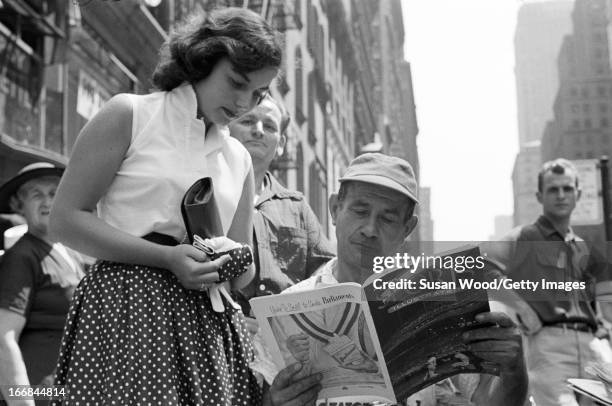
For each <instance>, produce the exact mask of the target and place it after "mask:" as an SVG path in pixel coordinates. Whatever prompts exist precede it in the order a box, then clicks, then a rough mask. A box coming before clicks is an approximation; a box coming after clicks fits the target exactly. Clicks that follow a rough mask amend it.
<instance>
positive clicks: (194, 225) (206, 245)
mask: <svg viewBox="0 0 612 406" xmlns="http://www.w3.org/2000/svg"><path fill="white" fill-rule="evenodd" d="M181 214H182V216H183V221H184V223H185V228H186V230H187V237H188V238H189V242H190V243H191V244H192V245H193V246H194V247H196V248H198V249H199V250H201V251H203V252H205V253H206V254H207V255H208V257H209V258H210V259H211V260H215V259H217V258H219V257H221V256H223V255H225V254H229V256H230V257H231V260H230V261H227V262H226V263H225V264H223V265H222V266H221V268H220V269H219V270H218V273H219V282H218V283H216V284H214V285H213V286H211V287H210V288H208V295H209V297H210V301H211V304H212V307H213V309H214V310H215V311H217V312H223V311H224V310H225V306H224V305H223V301H222V300H221V295H223V296H225V298H226V300H227V301H228V302H229V303H230V304H231V305H232V307H234V308H235V309H240V306H239V305H238V304H236V303H235V302H234V301H233V300H232V298H231V296H230V295H229V293H228V292H227V291H226V290H225V287H224V286H223V285H222V283H223V282H227V281H229V280H231V279H233V278H236V277H238V276H240V275H242V274H243V273H244V272H246V271H247V269H248V267H249V265H251V264H252V263H253V253H252V251H251V247H249V246H248V245H244V244H239V243H237V242H235V241H232V240H231V239H229V238H227V237H225V236H224V235H223V226H222V225H221V218H220V216H219V209H218V208H217V203H216V201H215V195H214V187H213V181H212V179H211V178H202V179H200V180H198V181H196V182H195V183H194V184H193V185H192V186H191V187H190V188H189V189H188V190H187V192H186V193H185V196H183V200H182V202H181Z"/></svg>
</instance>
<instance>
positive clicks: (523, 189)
mask: <svg viewBox="0 0 612 406" xmlns="http://www.w3.org/2000/svg"><path fill="white" fill-rule="evenodd" d="M540 166H541V161H540V141H537V140H536V141H531V142H528V143H526V144H524V145H523V146H522V147H521V149H520V150H519V153H518V155H517V156H516V160H515V161H514V168H513V170H512V189H513V192H514V215H513V219H514V225H515V226H518V225H522V224H529V223H533V222H534V221H535V220H536V219H537V218H538V216H539V215H540V214H541V213H542V207H541V206H540V204H539V203H538V201H537V199H536V192H537V191H538V179H537V178H538V172H539V170H540Z"/></svg>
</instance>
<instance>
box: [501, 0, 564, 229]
mask: <svg viewBox="0 0 612 406" xmlns="http://www.w3.org/2000/svg"><path fill="white" fill-rule="evenodd" d="M573 6H574V0H552V1H527V2H524V3H523V4H522V5H521V7H520V8H519V11H518V16H517V23H516V30H515V34H514V54H515V69H514V71H515V79H516V96H517V118H518V130H519V137H518V141H519V152H518V154H517V156H516V158H515V162H514V168H513V172H512V180H513V185H512V187H513V191H514V216H513V218H514V224H515V225H519V224H525V223H526V222H530V221H533V219H535V218H537V216H538V214H539V212H540V207H539V205H538V204H537V201H535V190H534V184H535V183H534V182H535V180H533V179H529V176H531V174H533V173H534V172H535V173H537V171H538V170H539V165H540V158H539V154H540V152H539V145H540V140H541V138H542V136H543V134H544V132H545V131H546V129H547V123H548V122H549V121H551V120H552V118H553V116H554V113H553V102H554V100H555V96H556V94H557V91H558V89H559V77H558V74H557V56H558V54H559V49H560V48H561V44H562V42H563V38H564V37H565V36H566V35H568V34H570V33H571V31H572V18H571V15H572V9H573Z"/></svg>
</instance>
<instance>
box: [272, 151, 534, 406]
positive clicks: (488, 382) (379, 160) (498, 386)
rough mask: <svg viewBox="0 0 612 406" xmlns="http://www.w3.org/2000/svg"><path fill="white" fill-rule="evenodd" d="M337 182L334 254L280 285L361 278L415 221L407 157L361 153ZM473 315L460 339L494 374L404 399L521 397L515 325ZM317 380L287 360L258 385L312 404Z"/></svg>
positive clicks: (505, 400)
mask: <svg viewBox="0 0 612 406" xmlns="http://www.w3.org/2000/svg"><path fill="white" fill-rule="evenodd" d="M340 182H341V185H340V190H339V191H338V193H337V194H333V195H332V196H331V197H330V200H329V202H330V211H331V215H332V219H333V222H334V225H335V226H336V237H337V240H338V256H337V258H335V259H332V260H331V261H330V262H328V263H327V264H326V265H324V266H323V267H321V268H320V269H319V270H318V271H317V272H315V274H313V276H312V277H311V278H309V279H307V280H305V281H303V282H300V283H298V284H297V285H295V286H293V287H291V288H289V289H288V291H293V292H295V291H299V290H307V289H312V288H315V287H317V286H318V285H320V284H330V283H338V282H357V283H363V282H364V280H365V279H366V278H367V277H368V276H370V275H371V273H372V263H373V262H372V259H373V258H374V257H376V256H393V255H395V253H397V252H398V250H399V249H400V247H401V245H402V242H403V241H404V239H405V238H406V237H407V236H408V235H409V234H410V233H411V232H412V231H413V230H414V228H415V226H416V224H417V217H416V216H415V215H414V209H415V206H416V204H417V188H418V187H417V182H416V178H415V176H414V172H413V170H412V167H411V166H410V164H408V162H406V161H404V160H402V159H400V158H396V157H390V156H387V155H382V154H376V153H374V154H364V155H361V156H359V157H357V158H355V159H354V160H353V161H352V162H351V164H350V165H349V167H348V169H347V171H346V173H345V175H344V177H342V178H341V179H340ZM477 318H478V321H479V322H482V325H483V327H480V328H476V329H474V330H472V331H471V332H470V333H468V334H467V335H466V336H465V338H464V339H465V343H466V344H467V345H468V346H469V348H470V349H471V350H472V351H473V352H474V353H475V354H476V355H478V356H480V357H481V358H483V359H484V360H486V361H490V362H494V363H497V364H499V365H500V366H501V371H500V377H499V378H493V377H490V376H488V375H459V376H457V377H453V378H451V379H450V380H445V381H444V382H442V383H441V384H439V385H438V384H436V385H434V386H431V387H429V388H427V389H426V390H425V391H422V392H420V393H418V394H417V395H415V396H412V397H411V398H410V399H408V400H407V401H406V402H407V404H408V405H409V406H415V405H420V406H436V405H439V404H441V403H443V404H462V405H479V406H492V405H495V406H516V405H521V404H522V403H523V402H524V400H525V395H526V391H527V374H526V369H525V365H524V361H523V352H522V347H521V339H520V333H519V331H518V330H517V328H516V326H515V325H514V323H513V322H512V320H511V319H510V318H509V317H508V316H506V315H505V314H502V313H484V314H480V315H478V316H477ZM489 326H493V327H489ZM302 345H305V343H302ZM298 359H299V358H298ZM320 381H321V375H320V374H309V371H308V368H304V367H302V364H300V363H297V364H293V365H289V366H288V367H287V368H285V369H284V370H282V371H281V372H280V373H279V374H278V375H277V377H276V378H275V380H274V382H273V384H272V385H271V387H270V389H269V390H268V391H267V392H266V395H265V404H266V405H289V404H290V405H311V404H314V402H315V400H316V399H317V394H318V392H319V390H320ZM444 402H446V403H444Z"/></svg>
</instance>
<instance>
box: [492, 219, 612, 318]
mask: <svg viewBox="0 0 612 406" xmlns="http://www.w3.org/2000/svg"><path fill="white" fill-rule="evenodd" d="M493 251H494V256H496V257H497V258H498V259H500V260H501V261H502V262H504V263H505V264H506V265H507V273H508V276H509V277H510V278H512V279H513V280H515V281H518V280H530V281H533V282H538V283H539V285H538V288H537V289H536V290H535V291H533V290H518V291H517V293H518V294H520V295H521V297H522V298H523V299H525V300H526V301H527V302H528V303H529V304H530V305H531V307H532V308H533V310H534V311H535V312H536V313H537V314H538V316H539V317H540V319H541V321H542V323H543V324H545V325H546V324H555V323H559V322H563V321H569V322H586V323H588V324H590V325H591V326H592V327H594V328H596V327H597V318H596V315H595V311H594V306H593V305H594V301H595V299H596V298H598V297H600V296H601V295H609V294H610V292H612V267H610V264H608V262H607V261H606V259H605V258H604V257H603V256H602V255H601V253H599V252H598V251H597V250H595V249H593V248H592V247H590V246H589V245H588V244H587V243H586V242H585V241H584V240H583V239H582V238H580V237H579V236H577V235H576V234H575V233H574V232H573V230H572V229H571V228H570V229H569V230H568V231H567V233H566V234H565V235H563V234H562V233H560V232H559V231H558V230H556V229H555V227H554V226H553V224H552V223H551V222H550V220H549V219H548V218H546V217H545V216H540V218H538V220H537V221H536V222H535V223H534V224H530V225H527V226H523V227H519V228H517V229H515V230H513V231H512V232H511V233H510V234H509V235H508V236H506V237H505V238H504V240H503V241H502V242H500V243H495V245H494V250H493ZM543 283H549V285H548V286H542V284H543ZM550 283H552V284H554V285H550ZM581 283H583V284H584V289H581V288H576V286H580V284H581ZM553 286H556V287H557V288H552V289H551V287H553ZM559 287H561V288H559ZM563 287H566V288H563Z"/></svg>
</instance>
